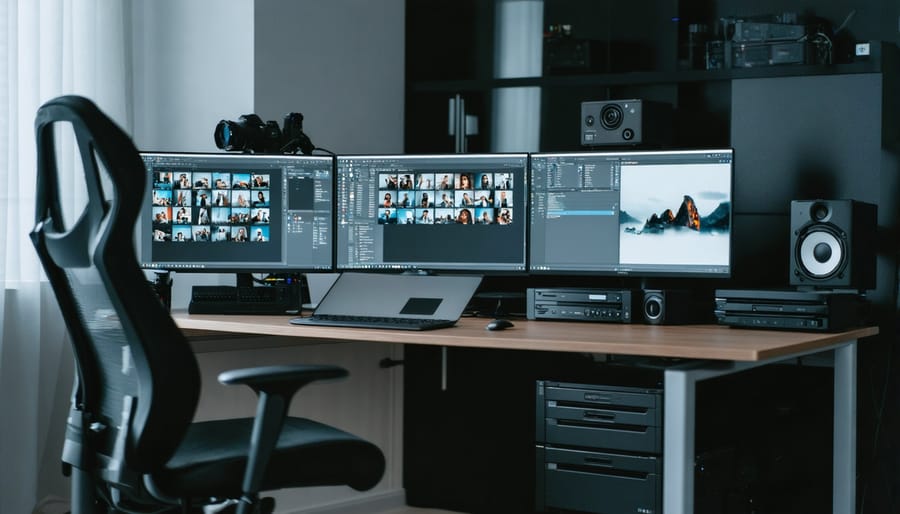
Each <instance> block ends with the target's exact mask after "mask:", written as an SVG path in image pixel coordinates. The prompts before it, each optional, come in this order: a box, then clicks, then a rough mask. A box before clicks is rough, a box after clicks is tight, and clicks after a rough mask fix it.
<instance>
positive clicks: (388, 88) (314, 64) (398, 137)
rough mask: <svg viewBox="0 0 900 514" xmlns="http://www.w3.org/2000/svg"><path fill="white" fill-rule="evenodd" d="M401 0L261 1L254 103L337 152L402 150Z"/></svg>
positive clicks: (267, 116)
mask: <svg viewBox="0 0 900 514" xmlns="http://www.w3.org/2000/svg"><path fill="white" fill-rule="evenodd" d="M404 5H405V4H404V1H403V0H379V1H377V2H371V1H367V0H329V1H327V2H325V1H319V2H314V1H309V0H306V1H296V0H257V1H256V3H255V20H254V32H255V34H254V40H255V41H254V49H255V52H254V77H255V90H254V106H255V107H256V111H257V113H258V114H259V115H260V116H262V117H263V119H265V120H278V122H279V123H281V119H282V117H283V116H284V114H285V113H287V112H301V113H303V116H304V125H303V128H304V131H305V132H306V134H307V135H308V136H309V137H310V138H311V139H312V141H313V143H315V144H316V145H317V146H319V147H322V148H327V149H328V150H331V151H332V152H335V153H339V154H340V153H390V152H402V151H403V96H404V87H405V84H404V45H405V38H404V32H405V30H404V23H405V21H404V19H405V18H404V12H405V7H404Z"/></svg>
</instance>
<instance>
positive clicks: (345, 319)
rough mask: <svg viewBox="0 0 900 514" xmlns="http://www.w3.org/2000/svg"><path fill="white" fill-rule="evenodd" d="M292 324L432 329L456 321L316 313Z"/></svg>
mask: <svg viewBox="0 0 900 514" xmlns="http://www.w3.org/2000/svg"><path fill="white" fill-rule="evenodd" d="M291 323H293V324H294V325H315V326H326V327H357V328H387V329H392V330H433V329H436V328H444V327H452V326H453V325H455V324H456V321H453V320H449V319H420V318H381V317H372V316H350V315H337V314H318V315H315V314H314V315H312V316H309V317H308V318H293V319H291Z"/></svg>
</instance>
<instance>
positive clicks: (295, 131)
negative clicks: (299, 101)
mask: <svg viewBox="0 0 900 514" xmlns="http://www.w3.org/2000/svg"><path fill="white" fill-rule="evenodd" d="M213 137H214V138H215V141H216V146H217V147H219V148H221V149H223V150H225V151H228V152H247V153H297V151H298V150H299V151H301V152H303V153H304V154H306V155H309V154H311V153H312V152H313V150H315V148H316V147H315V145H313V143H312V141H310V139H309V137H308V136H307V135H306V134H304V133H303V114H301V113H299V112H291V113H288V114H285V115H284V120H283V126H282V127H279V126H278V122H276V121H263V120H262V118H260V117H259V116H258V115H256V114H244V115H242V116H241V117H239V118H238V119H237V121H231V120H221V121H219V123H218V124H217V125H216V129H215V132H214V133H213Z"/></svg>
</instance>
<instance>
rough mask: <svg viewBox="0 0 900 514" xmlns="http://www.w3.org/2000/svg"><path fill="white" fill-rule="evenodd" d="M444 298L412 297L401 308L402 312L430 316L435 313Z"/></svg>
mask: <svg viewBox="0 0 900 514" xmlns="http://www.w3.org/2000/svg"><path fill="white" fill-rule="evenodd" d="M442 301H444V299H443V298H410V299H409V300H407V301H406V305H404V306H403V309H401V310H400V314H419V315H424V316H430V315H432V314H434V313H435V312H436V311H437V309H438V306H440V305H441V302H442Z"/></svg>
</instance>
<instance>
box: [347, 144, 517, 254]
mask: <svg viewBox="0 0 900 514" xmlns="http://www.w3.org/2000/svg"><path fill="white" fill-rule="evenodd" d="M527 171H528V154H525V153H517V154H448V155H371V156H338V157H337V197H336V200H335V203H336V206H335V208H336V210H337V228H336V230H337V237H336V245H337V253H336V254H337V263H336V264H337V269H339V270H348V269H357V270H366V269H368V270H379V269H381V270H391V269H397V270H423V271H431V270H435V271H455V270H459V271H476V272H523V271H525V270H526V253H527V251H526V243H525V232H526V228H527V227H526V221H525V219H526V216H525V202H526V199H527V196H526V192H527V190H528V173H527Z"/></svg>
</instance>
